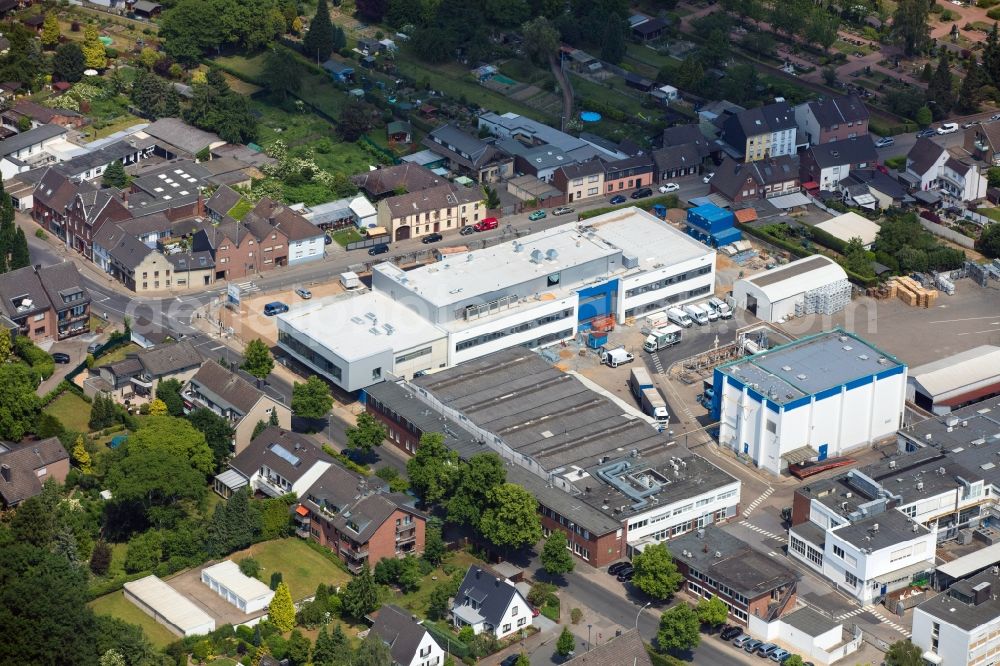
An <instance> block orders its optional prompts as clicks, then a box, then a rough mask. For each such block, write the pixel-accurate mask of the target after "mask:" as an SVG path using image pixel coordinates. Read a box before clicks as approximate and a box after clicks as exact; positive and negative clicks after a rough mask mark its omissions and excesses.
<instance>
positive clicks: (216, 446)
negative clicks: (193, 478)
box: [187, 407, 233, 469]
mask: <svg viewBox="0 0 1000 666" xmlns="http://www.w3.org/2000/svg"><path fill="white" fill-rule="evenodd" d="M187 420H188V421H190V423H191V425H192V426H194V428H195V429H196V430H197V431H198V432H200V433H201V434H202V435H204V436H205V443H206V444H208V448H210V449H211V450H212V457H213V458H214V459H215V469H218V468H219V466H220V465H221V464H222V462H223V461H224V460H225V459H226V458H228V457H229V455H230V454H231V453H232V450H233V428H232V426H230V425H229V421H227V420H226V419H225V418H223V417H221V416H219V415H218V414H216V413H215V412H213V411H212V410H211V409H208V408H207V407H201V408H199V409H196V410H194V411H193V412H191V413H190V414H188V415H187Z"/></svg>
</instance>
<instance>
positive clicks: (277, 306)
mask: <svg viewBox="0 0 1000 666" xmlns="http://www.w3.org/2000/svg"><path fill="white" fill-rule="evenodd" d="M282 312H288V306H287V305H285V304H284V303H282V302H281V301H271V302H270V303H268V304H267V305H265V306H264V314H265V315H267V316H268V317H273V316H274V315H276V314H281V313H282Z"/></svg>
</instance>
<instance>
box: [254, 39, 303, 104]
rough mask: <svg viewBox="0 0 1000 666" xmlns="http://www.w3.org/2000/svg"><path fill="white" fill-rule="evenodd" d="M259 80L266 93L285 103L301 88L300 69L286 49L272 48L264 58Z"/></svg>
mask: <svg viewBox="0 0 1000 666" xmlns="http://www.w3.org/2000/svg"><path fill="white" fill-rule="evenodd" d="M261 80H262V82H263V83H264V87H265V88H266V89H267V90H268V92H270V93H271V94H272V95H274V96H275V97H277V98H278V99H280V100H282V101H285V100H287V99H288V97H289V95H292V94H294V93H297V92H298V91H299V90H300V89H301V88H302V69H301V68H300V67H299V64H298V62H296V60H295V58H294V57H292V54H291V53H290V52H289V51H288V49H285V48H284V47H279V46H272V47H271V50H269V51H268V52H267V55H266V56H265V57H264V69H263V71H262V72H261Z"/></svg>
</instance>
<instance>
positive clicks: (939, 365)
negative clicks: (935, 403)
mask: <svg viewBox="0 0 1000 666" xmlns="http://www.w3.org/2000/svg"><path fill="white" fill-rule="evenodd" d="M910 376H911V377H913V380H914V381H915V382H916V383H917V384H919V385H920V386H921V387H922V388H923V389H924V391H925V392H926V393H927V395H929V396H931V397H936V396H940V395H944V394H946V393H949V392H951V391H956V390H959V389H962V388H965V387H969V386H972V385H974V384H978V383H981V382H988V381H990V380H994V381H1000V347H997V346H995V345H981V346H979V347H974V348H972V349H968V350H966V351H964V352H961V353H958V354H955V355H953V356H948V357H945V358H942V359H938V360H937V361H933V362H931V363H927V364H926V365H921V366H919V367H916V368H913V370H912V371H911V372H910Z"/></svg>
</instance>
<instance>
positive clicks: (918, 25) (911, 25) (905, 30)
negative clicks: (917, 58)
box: [892, 0, 931, 56]
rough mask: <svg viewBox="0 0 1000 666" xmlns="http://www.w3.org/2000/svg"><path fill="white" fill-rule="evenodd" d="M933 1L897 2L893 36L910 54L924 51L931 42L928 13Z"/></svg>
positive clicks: (912, 0)
mask: <svg viewBox="0 0 1000 666" xmlns="http://www.w3.org/2000/svg"><path fill="white" fill-rule="evenodd" d="M930 7H931V3H929V2H927V1H926V0H902V1H901V2H899V3H897V4H896V13H895V14H893V19H892V36H893V37H894V38H895V39H896V41H897V42H899V43H901V44H902V45H903V51H904V52H905V53H906V55H908V56H912V55H915V54H917V53H923V52H924V51H925V50H926V49H927V47H928V45H929V44H930V41H931V40H930V29H929V28H928V26H927V15H928V13H929V11H930Z"/></svg>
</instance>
